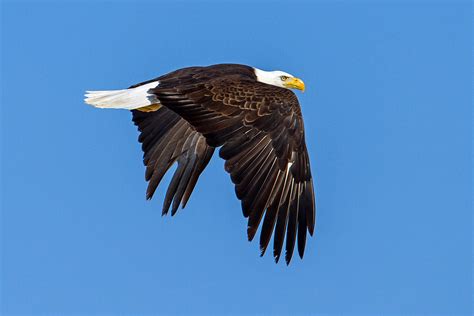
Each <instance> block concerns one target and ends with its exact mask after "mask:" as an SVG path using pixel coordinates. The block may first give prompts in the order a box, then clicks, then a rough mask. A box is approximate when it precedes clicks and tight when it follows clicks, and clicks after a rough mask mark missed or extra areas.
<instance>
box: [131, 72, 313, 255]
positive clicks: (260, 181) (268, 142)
mask: <svg viewBox="0 0 474 316" xmlns="http://www.w3.org/2000/svg"><path fill="white" fill-rule="evenodd" d="M156 80H158V81H159V85H158V86H157V87H156V88H153V89H151V90H149V91H148V93H149V94H151V95H153V96H155V97H156V99H157V100H159V103H160V104H161V105H162V107H161V108H159V109H158V110H157V111H155V112H141V111H138V110H133V111H132V112H133V121H134V122H135V124H136V125H137V126H138V129H139V131H140V132H141V134H140V138H139V141H140V142H141V143H142V148H143V151H144V164H145V165H146V180H147V181H149V185H148V189H147V198H148V199H150V198H151V197H152V196H153V193H154V192H155V189H156V188H157V186H158V184H159V183H160V181H161V179H162V177H163V175H164V174H165V173H166V171H167V170H168V169H169V168H170V167H171V166H172V165H173V163H175V162H177V163H178V168H177V169H176V171H175V172H174V175H173V178H172V181H171V184H170V185H169V187H168V191H167V194H166V197H165V200H164V205H163V214H166V213H167V212H168V210H169V208H170V206H171V214H172V215H174V214H175V212H176V210H177V208H178V206H179V204H180V203H181V204H182V206H183V207H184V206H185V204H186V202H187V201H188V199H189V196H190V195H191V192H192V190H193V188H194V186H195V184H196V181H197V180H198V177H199V176H200V174H201V172H202V171H203V170H204V168H205V167H206V165H207V163H208V162H209V160H210V158H211V156H212V154H213V152H214V149H215V148H217V147H221V148H220V151H219V155H220V157H222V158H223V159H225V160H226V163H225V170H226V171H227V172H229V174H230V176H231V179H232V182H233V183H234V184H235V192H236V195H237V197H238V198H239V199H240V200H241V203H242V210H243V214H244V216H245V217H247V218H248V229H247V233H248V239H249V240H252V239H253V238H254V236H255V234H256V232H257V229H258V226H259V225H260V222H261V221H262V218H263V224H262V229H261V234H260V249H261V255H263V254H264V253H265V250H266V249H267V246H268V243H269V241H270V239H271V236H272V233H273V235H274V245H273V255H274V257H275V260H276V261H277V262H278V260H279V258H280V254H281V250H282V248H283V243H284V239H285V235H286V245H285V248H286V254H285V259H286V262H287V263H289V262H290V260H291V257H292V254H293V249H294V246H295V243H296V240H297V243H298V253H299V255H300V257H303V253H304V249H305V242H306V231H307V230H308V231H309V233H310V234H311V235H312V234H313V231H314V226H315V202H314V193H313V182H312V177H311V171H310V163H309V157H308V153H307V150H306V144H305V138H304V127H303V119H302V115H301V109H300V106H299V103H298V100H297V97H296V95H295V94H294V93H293V92H292V91H290V90H288V89H285V88H280V87H276V86H273V85H268V84H265V83H261V82H258V81H257V78H256V76H255V73H254V70H253V68H251V67H248V66H243V65H228V64H224V65H215V66H210V67H191V68H184V69H181V70H177V71H174V72H172V73H169V74H167V75H164V76H161V77H158V78H155V79H153V80H150V81H147V82H143V83H141V84H138V85H135V86H132V87H137V86H140V85H143V84H146V83H149V82H152V81H156Z"/></svg>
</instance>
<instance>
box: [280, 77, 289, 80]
mask: <svg viewBox="0 0 474 316" xmlns="http://www.w3.org/2000/svg"><path fill="white" fill-rule="evenodd" d="M280 79H281V81H286V79H288V77H287V76H280Z"/></svg>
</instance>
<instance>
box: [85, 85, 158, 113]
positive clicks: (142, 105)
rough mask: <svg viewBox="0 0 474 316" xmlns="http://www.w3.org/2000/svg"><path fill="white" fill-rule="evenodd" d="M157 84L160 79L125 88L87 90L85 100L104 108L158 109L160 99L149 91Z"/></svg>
mask: <svg viewBox="0 0 474 316" xmlns="http://www.w3.org/2000/svg"><path fill="white" fill-rule="evenodd" d="M156 86H158V81H153V82H150V83H147V84H144V85H141V86H138V87H134V88H129V89H123V90H109V91H86V95H85V97H86V98H85V99H84V101H85V102H86V103H87V104H90V105H92V106H94V107H96V108H103V109H126V110H134V109H143V111H145V112H146V111H153V110H155V111H156V110H157V109H158V108H159V107H160V104H159V101H158V100H157V99H156V97H155V96H154V95H153V94H149V93H148V90H150V89H153V88H155V87H156Z"/></svg>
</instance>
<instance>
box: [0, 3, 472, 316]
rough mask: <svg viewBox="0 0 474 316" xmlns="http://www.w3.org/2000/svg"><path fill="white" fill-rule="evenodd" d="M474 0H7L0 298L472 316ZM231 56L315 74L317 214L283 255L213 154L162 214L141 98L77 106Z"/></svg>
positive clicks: (101, 306)
mask: <svg viewBox="0 0 474 316" xmlns="http://www.w3.org/2000/svg"><path fill="white" fill-rule="evenodd" d="M471 14H472V11H471V8H470V5H469V2H467V1H466V2H460V1H444V2H436V1H391V2H383V1H379V2H363V1H338V2H332V1H322V2H321V1H319V2H317V1H314V2H307V3H304V2H293V1H284V2H280V3H276V2H261V3H254V2H250V1H249V2H243V3H237V2H235V3H226V4H222V3H221V2H217V1H216V2H201V3H199V2H179V3H174V2H173V3H171V2H166V3H158V2H151V1H150V2H145V1H141V2H140V1H138V2H135V1H133V2H132V1H129V2H95V1H90V2H73V3H66V2H42V3H39V2H17V1H9V2H5V3H3V7H2V71H1V72H2V82H1V88H2V103H1V104H2V113H1V133H2V155H1V157H2V176H1V177H2V192H1V197H2V225H1V237H2V260H1V263H2V273H1V285H2V288H1V290H2V294H1V295H2V296H1V298H2V307H1V311H2V313H3V314H5V315H14V314H36V315H40V314H51V315H52V314H54V315H65V314H83V315H91V314H109V315H111V314H120V315H127V314H128V315H145V314H147V315H148V314H149V315H160V314H175V313H176V314H214V315H218V314H225V313H229V314H281V315H284V314H291V315H296V314H301V315H304V314H306V315H307V314H389V313H390V314H402V313H404V314H407V313H410V314H417V313H426V314H433V313H437V314H449V315H453V314H459V315H466V314H470V312H471V311H472V310H471V309H472V305H471V299H472V292H471V291H472V289H471V282H472V261H471V260H472V236H471V230H472V201H471V194H472V191H471V170H472V165H471V145H472V143H471V137H472V131H471V120H472V115H471V107H472V100H471V71H472V61H471V53H472V51H471V49H472V46H471V39H472V31H471V29H472V24H471V21H470V15H471ZM219 62H237V63H243V64H250V65H254V66H257V67H260V68H263V69H281V70H285V71H288V72H290V73H293V74H295V75H297V76H299V77H301V78H303V79H304V80H305V82H306V85H307V92H305V93H304V94H298V96H299V98H300V101H301V104H302V107H303V112H304V115H305V123H306V132H307V134H306V135H307V142H308V147H309V151H310V155H311V163H312V167H313V174H314V176H315V179H316V192H317V206H318V214H317V230H316V237H315V238H311V239H310V240H309V242H308V245H307V249H306V250H307V251H306V256H305V258H304V260H303V261H301V260H299V259H298V258H297V257H295V258H294V260H293V262H292V264H291V265H290V266H289V267H286V265H284V264H282V263H280V264H279V265H275V264H274V263H273V260H272V258H271V256H269V255H267V256H265V257H264V258H259V256H258V255H259V251H258V245H257V243H256V242H253V243H248V242H247V240H246V220H245V219H244V218H243V216H242V213H241V210H240V204H239V202H238V201H237V199H236V198H235V197H234V188H233V186H232V185H231V182H230V180H229V177H228V175H227V174H226V173H225V172H224V171H223V161H221V160H220V159H218V157H214V159H213V161H212V163H211V164H210V165H209V167H208V168H207V170H206V171H205V172H204V174H203V176H202V178H201V180H200V182H199V183H198V186H197V189H196V190H195V192H194V194H193V196H192V197H191V200H190V203H189V204H188V206H187V208H186V209H185V210H183V211H180V212H179V213H178V214H177V216H175V217H174V218H171V217H165V218H162V217H161V212H160V209H161V202H162V197H163V192H164V187H162V188H161V190H160V191H159V192H158V194H156V196H155V199H154V200H153V201H151V202H147V201H145V188H146V183H145V181H144V175H143V174H144V167H143V166H142V161H141V160H142V159H141V157H142V153H141V150H140V145H139V144H138V143H137V141H136V140H137V136H138V133H137V131H136V128H135V126H133V124H132V123H131V122H130V117H131V115H130V113H129V112H127V111H106V110H98V109H94V108H91V107H88V106H86V105H84V104H83V92H84V90H86V89H116V88H123V87H127V86H129V85H131V84H133V83H136V82H140V81H143V80H146V79H149V78H153V77H155V76H158V75H160V74H163V73H166V72H168V71H171V70H174V69H176V68H180V67H184V66H190V65H207V64H213V63H219ZM168 179H169V178H168Z"/></svg>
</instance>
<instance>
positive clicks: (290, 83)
mask: <svg viewBox="0 0 474 316" xmlns="http://www.w3.org/2000/svg"><path fill="white" fill-rule="evenodd" d="M283 85H284V86H285V87H287V88H290V89H298V90H301V91H303V92H304V82H303V80H301V79H300V78H296V77H293V78H288V79H286V81H285V82H284V83H283Z"/></svg>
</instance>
